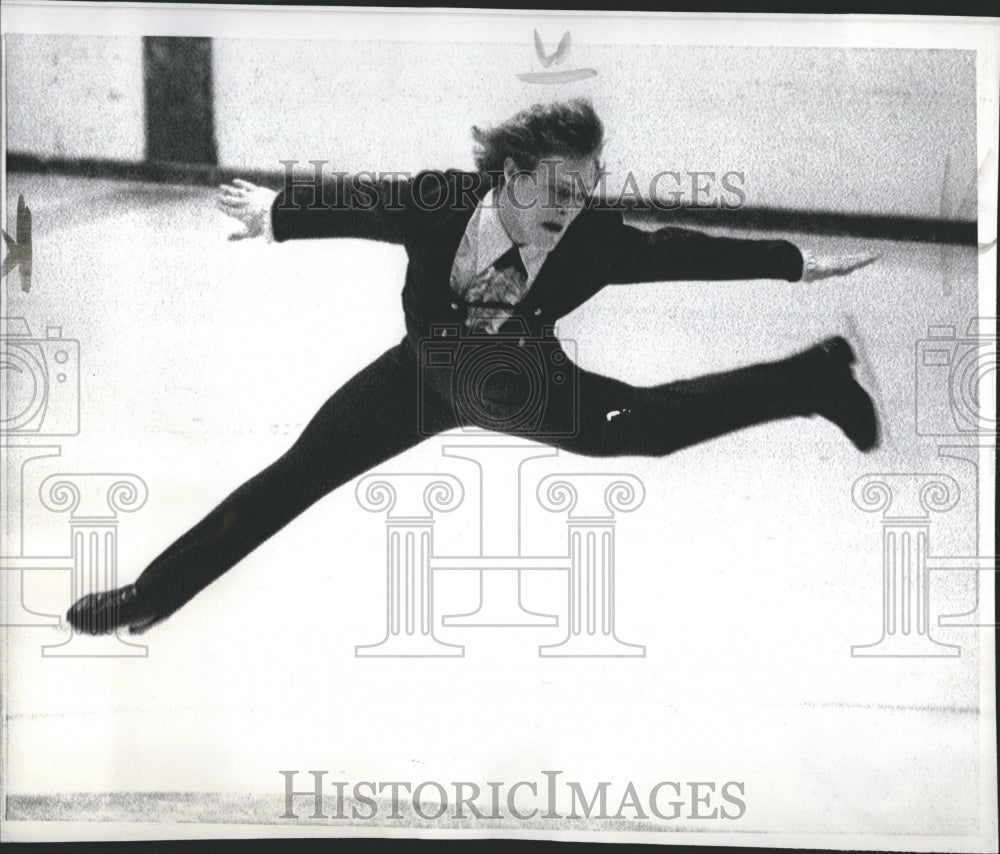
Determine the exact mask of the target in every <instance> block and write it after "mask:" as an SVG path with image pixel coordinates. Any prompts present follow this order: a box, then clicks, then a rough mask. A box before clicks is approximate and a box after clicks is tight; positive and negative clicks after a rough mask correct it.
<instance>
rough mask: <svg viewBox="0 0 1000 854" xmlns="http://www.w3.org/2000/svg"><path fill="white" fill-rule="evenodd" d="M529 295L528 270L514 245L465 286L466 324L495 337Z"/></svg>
mask: <svg viewBox="0 0 1000 854" xmlns="http://www.w3.org/2000/svg"><path fill="white" fill-rule="evenodd" d="M527 292H528V271H527V270H526V269H525V266H524V261H523V260H522V259H521V253H520V251H519V250H518V248H517V247H516V246H511V248H510V249H508V250H507V251H506V252H504V254H503V255H501V256H500V257H499V258H497V260H496V261H494V262H493V265H492V266H491V267H488V268H487V269H486V270H483V272H481V273H479V274H478V275H476V276H474V277H473V278H472V280H471V281H470V282H468V283H467V284H466V286H465V289H464V292H463V294H462V296H463V297H464V299H465V301H466V302H467V303H471V304H472V305H470V307H469V313H468V317H467V318H466V321H465V325H466V326H468V327H470V328H471V329H474V330H478V331H485V332H489V333H491V334H496V332H497V330H498V329H499V328H500V327H501V326H502V325H503V324H504V322H505V321H506V320H507V318H508V317H510V315H511V311H510V308H511V306H514V305H516V304H517V303H519V302H520V301H521V299H523V297H524V295H525V294H526V293H527Z"/></svg>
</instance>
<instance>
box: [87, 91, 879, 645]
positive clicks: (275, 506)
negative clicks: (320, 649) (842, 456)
mask: <svg viewBox="0 0 1000 854" xmlns="http://www.w3.org/2000/svg"><path fill="white" fill-rule="evenodd" d="M472 133H473V138H474V140H475V148H474V153H475V164H476V171H475V172H466V171H461V170H449V171H444V172H438V171H425V172H420V173H417V174H416V175H414V176H399V175H395V176H392V177H390V178H388V179H384V180H379V181H376V180H374V177H372V178H369V177H366V176H364V175H360V176H357V175H356V176H346V175H343V174H338V175H336V176H334V177H333V178H322V177H321V176H317V178H316V180H313V181H309V182H303V181H300V180H298V179H295V180H290V179H288V178H286V182H285V187H284V189H283V191H282V192H280V193H276V192H274V191H271V190H268V189H266V188H263V187H258V186H255V185H253V184H251V183H249V182H247V181H243V180H235V181H233V183H232V184H227V185H223V186H222V187H221V188H220V192H219V196H218V199H217V203H218V206H219V207H220V208H221V210H222V211H224V212H225V213H226V214H228V215H229V216H231V217H233V218H234V219H236V220H238V221H239V222H240V223H242V225H243V226H244V228H243V230H242V231H241V232H240V233H239V234H238V235H236V236H235V237H236V238H238V239H242V238H244V237H258V236H264V237H266V238H267V239H268V240H273V241H279V242H280V241H285V240H292V239H304V238H331V237H352V238H369V239H373V240H381V241H390V242H393V243H398V244H402V246H403V247H404V248H405V250H406V253H407V256H408V266H407V270H406V280H405V286H404V288H403V293H402V303H403V311H404V314H405V320H406V335H405V336H404V337H403V339H402V340H401V341H400V342H399V343H398V344H397V345H396V346H394V347H392V348H390V349H389V350H387V351H386V352H385V353H383V354H382V355H381V356H379V357H378V358H377V359H375V361H373V362H372V363H371V364H370V365H368V366H367V367H365V368H363V369H362V370H361V371H360V372H359V373H358V374H357V375H355V376H354V377H352V378H351V379H350V380H348V381H347V382H346V383H345V384H344V385H343V386H342V387H341V388H340V389H339V390H337V391H336V392H335V393H334V394H333V395H332V396H331V397H330V399H329V400H327V401H326V403H325V404H323V406H322V407H320V409H319V411H318V412H317V413H316V414H315V416H313V418H312V419H311V420H310V422H309V423H308V424H307V426H306V427H305V429H304V430H303V431H302V434H301V435H300V436H299V437H298V439H297V440H296V441H295V442H294V444H293V445H292V446H291V447H290V448H289V449H288V450H287V451H286V452H285V453H284V454H283V455H282V456H280V457H279V458H278V459H277V460H275V461H274V462H273V463H271V464H270V465H269V466H267V467H266V468H265V469H264V470H263V471H261V472H260V473H259V474H257V475H255V476H254V477H252V478H250V480H248V481H247V482H246V483H244V484H242V485H241V486H239V487H237V488H236V489H235V490H234V491H233V492H232V493H231V494H230V495H229V496H228V497H227V498H225V499H224V500H223V501H222V503H221V504H219V505H218V506H217V507H216V508H215V509H213V510H212V511H211V512H209V513H208V515H207V516H205V518H204V519H202V520H201V521H200V522H198V523H197V524H196V525H195V526H194V527H192V528H191V529H190V530H189V531H187V532H186V533H184V534H183V535H182V536H181V537H180V538H179V539H177V540H176V541H175V542H174V543H172V544H171V545H170V546H169V547H168V548H166V549H165V550H164V551H163V553H162V554H160V555H159V557H157V558H156V559H155V560H154V561H153V562H152V563H151V564H150V565H149V566H148V567H147V568H146V569H145V570H144V571H143V572H142V574H141V575H140V576H139V577H138V578H137V579H136V580H135V582H134V583H132V584H127V585H125V586H124V587H121V588H118V589H116V590H108V591H100V592H94V593H90V594H88V595H86V596H84V597H82V598H81V599H79V600H78V601H77V602H75V603H74V604H73V605H72V606H71V607H70V609H69V611H68V613H67V619H68V620H69V622H70V624H71V625H72V626H73V627H74V628H75V629H76V630H77V631H79V632H86V633H92V634H100V633H110V632H114V631H115V630H116V629H118V628H119V627H127V628H128V630H129V631H130V632H131V633H134V634H137V633H141V632H143V631H145V630H147V629H148V628H149V627H151V626H153V625H155V624H156V623H158V622H160V621H162V620H163V619H165V618H166V617H168V616H169V615H170V614H172V613H174V612H175V611H176V610H177V609H178V608H180V607H181V606H182V605H184V604H185V603H186V602H188V601H189V600H191V599H192V598H193V597H194V596H195V595H196V594H197V593H198V592H199V591H201V590H203V589H204V588H205V587H207V586H208V585H209V584H211V583H212V581H214V580H215V579H217V578H219V576H221V575H222V574H223V573H224V572H226V570H228V569H230V568H231V567H233V566H234V565H235V564H237V563H238V562H239V561H240V560H241V559H242V558H244V557H245V556H246V555H247V554H249V553H250V552H252V551H253V550H254V549H255V548H257V546H259V545H260V544H261V543H263V542H264V541H265V540H267V539H268V538H269V537H271V536H272V535H273V534H275V533H276V532H277V531H279V530H280V529H281V528H282V527H284V526H285V525H287V524H288V523H289V522H291V521H292V519H294V518H295V517H297V516H298V515H299V514H301V513H302V512H304V511H305V510H306V509H307V508H309V507H310V506H311V505H312V504H314V503H315V502H316V501H318V500H319V499H320V498H322V497H323V496H325V495H327V494H328V493H330V492H331V491H333V490H335V489H337V488H338V487H340V486H342V485H343V484H345V483H347V482H348V481H350V480H352V479H353V478H355V477H357V476H359V475H361V474H363V473H364V472H366V471H368V470H370V469H371V468H372V467H374V466H378V465H380V464H381V463H384V462H385V461H386V460H388V459H390V458H391V457H394V456H396V455H397V454H401V453H402V452H404V451H406V450H407V449H408V448H412V447H413V446H415V445H417V444H418V443H419V442H421V441H422V440H423V439H425V438H427V437H428V436H433V435H435V434H438V433H441V432H442V431H445V430H450V429H454V428H458V427H463V426H479V427H482V428H485V429H488V430H493V431H502V432H508V433H516V434H517V435H522V436H526V437H528V438H531V439H534V440H536V441H539V442H543V443H546V444H550V445H553V446H556V447H558V448H561V449H564V450H566V451H570V452H572V453H576V454H582V455H585V456H596V457H616V456H622V455H630V456H631V455H638V456H646V457H662V456H665V455H667V454H670V453H673V452H675V451H678V450H680V449H682V448H687V447H690V446H691V445H694V444H696V443H699V442H704V441H706V440H708V439H711V438H713V437H717V436H721V435H723V434H726V433H730V432H732V431H734V430H739V429H742V428H745V427H749V426H751V425H755V424H761V423H763V422H768V421H773V420H776V419H784V418H792V417H810V416H817V415H818V416H820V417H822V418H825V419H827V420H828V421H830V422H832V423H833V424H835V425H836V426H837V427H839V428H840V429H841V430H842V431H843V433H844V434H845V435H846V436H847V438H848V439H849V440H850V441H851V442H852V443H853V444H854V446H855V447H856V448H857V449H858V450H860V451H869V450H871V449H872V448H874V447H876V445H877V443H878V423H877V418H876V414H875V409H874V406H873V403H872V400H871V398H870V397H869V395H868V394H867V393H866V391H865V390H864V389H863V388H862V387H861V385H860V384H859V383H858V382H857V381H856V379H855V377H854V374H853V370H852V367H851V365H852V363H853V362H854V360H855V357H854V353H853V351H852V349H851V347H850V345H849V344H848V343H847V341H846V340H845V339H844V338H843V337H840V336H836V337H831V338H828V339H826V340H824V341H821V342H819V343H817V344H816V345H814V346H812V347H810V348H809V349H806V350H802V351H800V352H797V353H794V354H792V355H789V356H787V357H785V358H783V359H780V360H778V361H772V362H764V363H760V364H754V365H749V366H744V367H740V368H738V369H736V370H731V371H725V372H721V373H713V374H707V375H704V376H698V377H694V378H692V379H685V380H682V381H679V382H670V383H665V384H662V385H655V386H649V387H640V386H634V385H630V384H629V383H625V382H621V381H619V380H616V379H612V378H610V377H605V376H601V375H598V374H595V373H591V372H589V371H585V370H583V369H581V368H579V367H576V366H575V365H573V363H572V361H571V360H570V359H569V357H568V355H567V354H566V353H565V351H564V350H563V349H562V347H561V346H560V345H559V342H558V339H557V338H555V337H554V335H553V333H552V328H553V327H552V325H553V324H554V323H555V321H557V320H558V319H559V318H561V317H563V316H564V315H566V314H568V313H569V312H571V311H573V309H575V308H577V307H578V306H579V305H580V304H581V303H583V302H584V301H586V300H587V299H589V298H590V297H592V296H593V295H594V294H596V293H597V292H598V291H600V290H601V289H602V288H604V287H605V286H607V285H621V284H628V283H633V282H659V281H666V280H685V281H688V280H699V279H701V280H720V279H754V278H767V279H784V280H787V281H789V282H794V281H802V280H805V281H812V280H818V279H823V278H827V277H831V276H841V275H845V274H847V273H850V272H852V271H853V270H856V269H858V268H860V267H862V266H864V265H865V264H868V263H870V262H871V261H872V260H874V258H875V256H873V255H870V254H868V255H849V256H841V257H837V256H814V255H809V254H806V255H804V254H803V252H801V251H800V250H799V249H798V248H797V247H796V246H795V245H793V244H792V243H790V242H788V241H785V240H742V239H734V238H729V237H712V236H709V235H706V234H704V233H701V232H699V231H693V230H689V229H683V228H677V227H673V226H667V227H663V228H660V229H658V230H655V231H645V230H641V229H637V228H634V227H631V226H628V225H625V224H624V223H623V220H622V213H621V211H620V210H619V209H616V208H615V207H613V206H609V205H606V204H602V203H601V202H602V199H601V197H600V196H599V194H597V193H595V190H596V188H597V186H598V180H599V177H600V174H601V163H600V155H601V150H602V146H603V134H604V131H603V125H602V123H601V121H600V119H599V118H598V116H597V115H596V113H595V112H594V109H593V107H592V106H591V104H590V102H589V101H587V100H583V99H576V100H572V101H568V102H559V103H549V104H536V105H534V106H532V107H530V108H528V109H525V110H522V111H521V112H519V113H517V114H516V115H515V116H513V117H512V118H510V119H509V120H507V121H505V122H502V123H500V124H499V125H497V126H495V127H492V128H488V129H481V128H479V127H473V129H472ZM320 275H329V276H330V277H331V278H333V279H336V272H335V271H333V270H330V271H323V272H322V273H320ZM614 334H615V339H616V341H617V342H620V343H622V344H626V345H627V342H628V330H627V329H615V330H614ZM472 344H474V345H475V346H471V345H472ZM449 348H452V349H451V350H450V351H449ZM484 348H485V349H484ZM432 354H433V358H431V355H432ZM470 354H474V355H475V357H476V358H477V359H479V362H478V363H477V364H479V365H480V367H479V368H477V369H476V370H471V371H465V372H464V374H463V370H462V368H463V361H462V360H463V359H469V358H471V356H470ZM442 356H443V358H442ZM484 357H485V358H484ZM526 360H527V361H526ZM532 360H534V361H532ZM532 365H534V366H535V367H536V368H537V371H536V372H535V373H534V374H533V373H532V370H530V368H531V366H532ZM525 366H527V368H525ZM462 377H464V379H463V378H462ZM539 377H541V380H540V379H539ZM539 382H541V386H542V387H541V389H539ZM539 391H540V392H541V396H540V397H539ZM532 395H534V397H532ZM528 398H531V399H532V400H534V401H535V403H536V404H538V405H532V406H530V407H527V410H526V407H525V400H527V399H528ZM539 400H540V401H541V402H540V404H539V403H538V401H539ZM525 411H528V415H529V416H530V417H525V416H524V413H525ZM766 438H767V437H766V435H765V434H762V435H761V440H762V441H766Z"/></svg>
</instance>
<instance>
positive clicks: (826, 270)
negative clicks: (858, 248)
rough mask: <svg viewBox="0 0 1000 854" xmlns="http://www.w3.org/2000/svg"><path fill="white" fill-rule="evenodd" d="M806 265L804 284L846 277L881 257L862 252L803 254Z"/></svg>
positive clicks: (875, 253)
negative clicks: (850, 253)
mask: <svg viewBox="0 0 1000 854" xmlns="http://www.w3.org/2000/svg"><path fill="white" fill-rule="evenodd" d="M802 257H803V259H804V260H805V264H804V265H803V269H802V281H803V282H815V281H816V280H817V279H829V278H831V277H833V276H846V275H847V274H848V273H853V272H854V271H855V270H860V269H861V268H862V267H867V266H868V265H869V264H871V263H872V262H873V261H875V260H877V259H878V258H879V257H880V255H879V253H877V252H861V253H858V254H854V255H816V254H814V253H812V252H803V253H802Z"/></svg>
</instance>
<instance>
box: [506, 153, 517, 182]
mask: <svg viewBox="0 0 1000 854" xmlns="http://www.w3.org/2000/svg"><path fill="white" fill-rule="evenodd" d="M520 171H521V170H520V168H519V167H518V165H517V164H516V163H515V162H514V158H513V157H507V158H505V159H504V162H503V179H504V182H505V183H507V184H509V183H510V181H511V179H512V178H513V177H514V176H515V175H516V174H517V173H518V172H520Z"/></svg>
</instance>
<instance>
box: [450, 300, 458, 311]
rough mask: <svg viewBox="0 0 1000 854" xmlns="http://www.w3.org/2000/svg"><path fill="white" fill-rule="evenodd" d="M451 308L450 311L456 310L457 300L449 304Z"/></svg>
mask: <svg viewBox="0 0 1000 854" xmlns="http://www.w3.org/2000/svg"><path fill="white" fill-rule="evenodd" d="M451 310H452V311H458V303H457V302H453V303H452V304H451Z"/></svg>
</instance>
